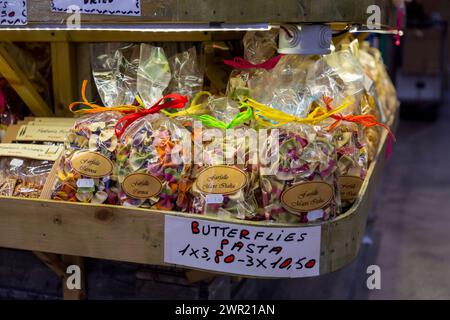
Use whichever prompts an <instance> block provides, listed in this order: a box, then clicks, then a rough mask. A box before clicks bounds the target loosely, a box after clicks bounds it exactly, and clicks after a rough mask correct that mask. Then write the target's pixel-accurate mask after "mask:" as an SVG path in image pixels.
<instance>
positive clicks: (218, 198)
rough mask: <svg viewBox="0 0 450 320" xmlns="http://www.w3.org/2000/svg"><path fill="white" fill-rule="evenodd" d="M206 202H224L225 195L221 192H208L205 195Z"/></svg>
mask: <svg viewBox="0 0 450 320" xmlns="http://www.w3.org/2000/svg"><path fill="white" fill-rule="evenodd" d="M205 201H206V204H217V203H219V204H220V203H223V195H221V194H207V195H206V197H205Z"/></svg>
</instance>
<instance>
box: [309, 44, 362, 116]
mask: <svg viewBox="0 0 450 320" xmlns="http://www.w3.org/2000/svg"><path fill="white" fill-rule="evenodd" d="M307 85H308V86H309V87H310V88H309V92H310V95H311V96H312V97H313V99H314V101H317V100H320V99H322V97H323V96H325V97H328V98H332V99H333V102H332V105H331V106H332V107H336V106H338V105H340V104H341V103H342V102H343V101H344V100H345V99H347V98H348V97H352V98H353V103H352V105H351V106H349V107H347V108H345V109H344V110H343V111H342V112H341V113H342V114H343V115H349V114H350V115H358V114H361V97H362V95H363V93H364V71H363V69H362V68H361V65H360V63H359V61H358V60H357V59H356V57H355V56H354V55H353V54H352V53H351V52H350V51H349V50H342V51H337V52H334V53H332V54H329V55H326V56H323V57H322V58H320V59H319V60H317V61H316V63H314V65H312V66H311V68H310V71H309V72H308V82H307Z"/></svg>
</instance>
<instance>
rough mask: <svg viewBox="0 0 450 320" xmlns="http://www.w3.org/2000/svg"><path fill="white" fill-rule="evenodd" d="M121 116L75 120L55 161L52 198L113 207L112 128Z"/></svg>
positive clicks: (115, 193) (104, 114)
mask: <svg viewBox="0 0 450 320" xmlns="http://www.w3.org/2000/svg"><path fill="white" fill-rule="evenodd" d="M122 116H123V114H122V113H120V112H115V111H105V112H100V113H94V114H92V115H85V116H82V117H81V118H79V119H78V120H77V121H76V122H75V124H74V125H73V127H72V128H71V130H70V132H69V134H68V136H67V140H66V142H65V150H64V153H63V155H62V156H61V158H60V160H59V166H58V181H57V183H56V187H55V188H54V190H53V195H52V199H55V200H63V201H74V202H90V203H107V204H117V202H118V194H119V184H118V180H117V167H116V149H117V145H118V143H117V137H116V135H115V131H114V129H115V126H116V124H117V122H118V120H119V119H120V118H122Z"/></svg>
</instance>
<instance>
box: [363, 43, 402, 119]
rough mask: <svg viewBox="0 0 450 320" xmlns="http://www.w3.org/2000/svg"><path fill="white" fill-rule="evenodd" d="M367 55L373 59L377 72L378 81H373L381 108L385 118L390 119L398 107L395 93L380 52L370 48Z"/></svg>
mask: <svg viewBox="0 0 450 320" xmlns="http://www.w3.org/2000/svg"><path fill="white" fill-rule="evenodd" d="M368 53H370V54H371V55H372V56H373V57H374V58H375V62H376V69H377V71H378V80H376V81H375V89H376V93H377V96H378V99H379V101H380V103H381V106H382V107H383V111H384V113H385V115H386V118H387V119H391V118H392V117H393V115H394V113H395V111H396V109H397V108H398V106H399V101H398V99H397V91H396V89H395V86H394V84H393V83H392V80H391V78H390V76H389V74H388V72H387V70H386V66H385V65H384V62H383V58H382V56H381V52H380V51H379V50H378V49H376V48H373V47H370V48H369V49H368Z"/></svg>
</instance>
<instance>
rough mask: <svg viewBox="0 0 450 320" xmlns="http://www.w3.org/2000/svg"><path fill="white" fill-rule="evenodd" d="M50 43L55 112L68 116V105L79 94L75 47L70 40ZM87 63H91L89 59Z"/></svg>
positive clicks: (69, 113)
mask: <svg viewBox="0 0 450 320" xmlns="http://www.w3.org/2000/svg"><path fill="white" fill-rule="evenodd" d="M50 45H51V63H52V80H53V96H54V103H55V113H56V115H60V116H68V115H71V112H70V111H69V109H68V108H67V107H68V105H69V104H70V103H72V102H73V101H74V100H75V98H76V97H77V96H78V94H77V88H78V86H77V81H78V79H77V69H76V68H75V47H74V45H73V44H71V43H69V42H52V43H51V44H50ZM85 63H87V64H89V60H88V61H86V62H85Z"/></svg>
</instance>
